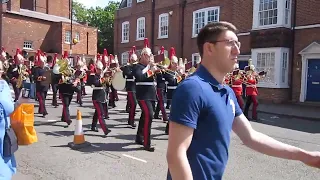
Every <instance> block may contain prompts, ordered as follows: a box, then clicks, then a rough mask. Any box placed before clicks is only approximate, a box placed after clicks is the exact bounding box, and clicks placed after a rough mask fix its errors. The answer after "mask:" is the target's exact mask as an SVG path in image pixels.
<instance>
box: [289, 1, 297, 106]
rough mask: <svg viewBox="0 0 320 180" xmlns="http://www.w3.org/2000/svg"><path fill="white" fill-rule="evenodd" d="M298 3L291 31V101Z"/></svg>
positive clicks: (294, 9) (295, 4)
mask: <svg viewBox="0 0 320 180" xmlns="http://www.w3.org/2000/svg"><path fill="white" fill-rule="evenodd" d="M297 2H298V0H295V1H294V7H293V11H292V13H293V21H292V29H291V44H292V48H291V76H290V91H289V97H290V99H291V101H292V100H293V97H292V96H293V73H294V63H293V62H294V56H295V54H294V51H295V39H296V30H295V27H296V20H297Z"/></svg>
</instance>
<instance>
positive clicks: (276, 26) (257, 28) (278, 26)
mask: <svg viewBox="0 0 320 180" xmlns="http://www.w3.org/2000/svg"><path fill="white" fill-rule="evenodd" d="M275 28H288V29H291V27H290V25H281V24H280V25H279V24H275V25H266V26H258V27H252V29H251V31H255V30H264V29H275Z"/></svg>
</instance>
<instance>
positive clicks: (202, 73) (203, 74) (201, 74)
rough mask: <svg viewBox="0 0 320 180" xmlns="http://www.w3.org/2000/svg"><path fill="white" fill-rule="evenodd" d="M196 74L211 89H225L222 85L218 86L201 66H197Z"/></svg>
mask: <svg viewBox="0 0 320 180" xmlns="http://www.w3.org/2000/svg"><path fill="white" fill-rule="evenodd" d="M197 74H198V76H199V78H200V79H201V80H203V81H205V82H208V83H209V84H210V85H212V86H213V87H216V88H217V89H218V90H221V89H225V87H224V85H222V84H220V83H219V82H218V81H217V80H216V79H215V78H214V77H213V76H212V75H211V74H210V73H209V71H208V70H207V68H205V67H204V66H203V65H201V64H200V65H199V68H198V70H197Z"/></svg>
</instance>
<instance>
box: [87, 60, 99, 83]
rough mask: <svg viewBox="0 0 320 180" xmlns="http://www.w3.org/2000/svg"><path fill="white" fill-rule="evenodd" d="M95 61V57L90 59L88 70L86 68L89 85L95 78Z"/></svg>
mask: <svg viewBox="0 0 320 180" xmlns="http://www.w3.org/2000/svg"><path fill="white" fill-rule="evenodd" d="M96 61H97V58H96V57H95V58H94V59H91V60H90V62H89V70H88V81H87V83H88V85H89V86H91V85H92V82H93V80H94V78H95V74H96V69H95V63H96Z"/></svg>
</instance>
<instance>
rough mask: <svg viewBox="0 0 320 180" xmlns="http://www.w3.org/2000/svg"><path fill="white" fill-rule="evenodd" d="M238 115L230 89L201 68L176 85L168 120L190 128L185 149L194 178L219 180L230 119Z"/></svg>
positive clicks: (237, 108) (237, 106) (228, 140)
mask: <svg viewBox="0 0 320 180" xmlns="http://www.w3.org/2000/svg"><path fill="white" fill-rule="evenodd" d="M241 114H242V110H241V109H240V107H239V105H238V103H237V99H236V96H235V94H234V92H233V91H232V89H231V88H230V87H229V86H226V85H221V84H219V83H218V81H217V80H216V79H214V77H213V76H212V75H211V74H210V73H209V72H208V71H207V69H206V68H205V67H204V66H200V67H199V69H198V70H197V71H196V72H195V73H194V74H193V75H192V76H190V77H189V78H187V79H186V80H184V81H183V82H182V83H181V84H179V86H178V87H177V89H176V90H175V93H174V96H173V98H172V104H171V110H170V118H169V119H170V121H173V122H176V123H179V124H182V125H185V126H188V127H190V128H193V129H194V133H193V138H192V141H191V144H190V147H189V149H188V150H187V157H188V160H189V163H190V166H191V170H192V174H193V178H194V179H199V180H221V179H222V176H223V173H224V170H225V167H226V164H227V161H228V149H229V144H230V136H231V131H232V124H233V120H234V118H235V117H237V116H239V115H241ZM167 179H171V176H170V173H168V178H167Z"/></svg>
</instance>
